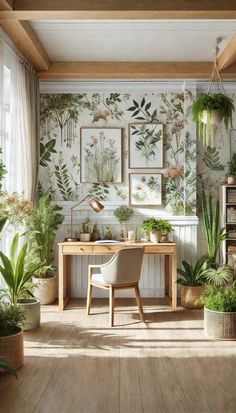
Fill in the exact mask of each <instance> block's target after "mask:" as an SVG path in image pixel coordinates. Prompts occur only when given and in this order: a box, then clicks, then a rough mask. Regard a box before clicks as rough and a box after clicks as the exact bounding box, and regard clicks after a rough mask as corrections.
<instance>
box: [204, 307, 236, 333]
mask: <svg viewBox="0 0 236 413" xmlns="http://www.w3.org/2000/svg"><path fill="white" fill-rule="evenodd" d="M204 332H205V334H206V336H207V337H209V338H212V339H214V340H236V312H235V313H221V312H220V311H212V310H208V308H206V307H204Z"/></svg>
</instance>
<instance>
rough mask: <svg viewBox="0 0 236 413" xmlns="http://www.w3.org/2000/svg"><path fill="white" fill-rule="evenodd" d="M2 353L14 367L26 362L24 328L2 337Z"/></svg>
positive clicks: (0, 352) (0, 348)
mask: <svg viewBox="0 0 236 413" xmlns="http://www.w3.org/2000/svg"><path fill="white" fill-rule="evenodd" d="M0 355H1V357H3V358H5V359H6V360H7V361H8V362H9V363H10V364H11V366H12V367H13V368H14V369H18V368H19V367H21V366H23V364H24V340H23V330H20V329H19V331H18V332H17V333H16V334H12V335H10V336H6V337H0Z"/></svg>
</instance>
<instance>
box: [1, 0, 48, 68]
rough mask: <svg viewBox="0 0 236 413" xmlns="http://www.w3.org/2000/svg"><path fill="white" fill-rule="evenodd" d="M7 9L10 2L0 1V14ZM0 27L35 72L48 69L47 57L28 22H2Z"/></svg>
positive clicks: (9, 7)
mask: <svg viewBox="0 0 236 413" xmlns="http://www.w3.org/2000/svg"><path fill="white" fill-rule="evenodd" d="M9 9H11V2H10V1H6V0H0V13H1V10H9ZM0 26H2V28H3V29H4V30H5V32H6V33H7V34H8V35H9V37H10V38H11V39H12V41H13V42H14V43H15V45H16V46H17V48H18V49H19V50H20V52H21V53H22V54H23V55H24V57H25V58H26V59H27V60H28V61H29V63H31V64H32V66H34V67H35V69H36V70H47V69H48V68H49V64H50V60H49V57H48V55H47V53H46V51H45V50H44V48H43V46H42V45H41V43H40V41H39V39H38V37H37V36H36V34H35V32H34V30H33V29H32V27H31V24H30V23H29V22H26V21H19V20H12V21H9V20H3V21H0Z"/></svg>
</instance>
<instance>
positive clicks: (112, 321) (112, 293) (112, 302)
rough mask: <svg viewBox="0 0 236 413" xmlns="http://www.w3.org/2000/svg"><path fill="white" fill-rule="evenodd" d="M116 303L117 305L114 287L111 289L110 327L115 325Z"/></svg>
mask: <svg viewBox="0 0 236 413" xmlns="http://www.w3.org/2000/svg"><path fill="white" fill-rule="evenodd" d="M114 303H115V296H114V288H113V287H112V286H110V287H109V318H110V327H113V325H114Z"/></svg>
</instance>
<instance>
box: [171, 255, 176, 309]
mask: <svg viewBox="0 0 236 413" xmlns="http://www.w3.org/2000/svg"><path fill="white" fill-rule="evenodd" d="M176 281H177V257H176V253H175V254H173V255H172V257H171V290H172V291H171V292H172V310H173V311H175V310H176V308H177V282H176Z"/></svg>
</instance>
